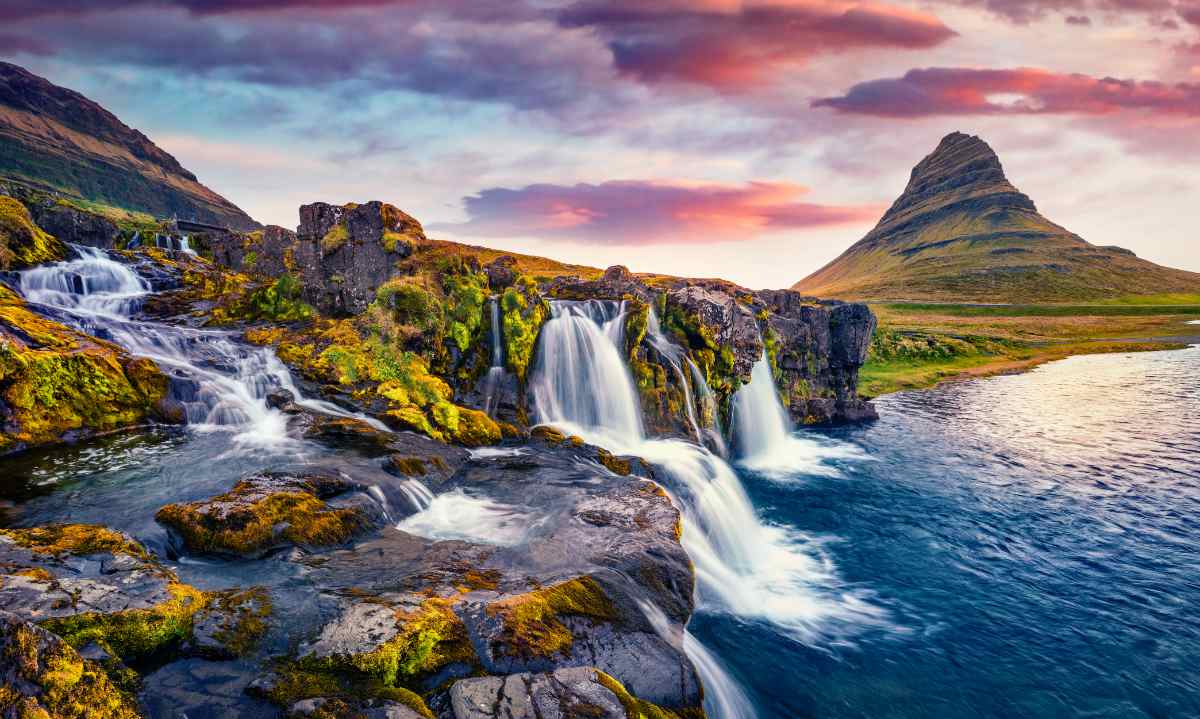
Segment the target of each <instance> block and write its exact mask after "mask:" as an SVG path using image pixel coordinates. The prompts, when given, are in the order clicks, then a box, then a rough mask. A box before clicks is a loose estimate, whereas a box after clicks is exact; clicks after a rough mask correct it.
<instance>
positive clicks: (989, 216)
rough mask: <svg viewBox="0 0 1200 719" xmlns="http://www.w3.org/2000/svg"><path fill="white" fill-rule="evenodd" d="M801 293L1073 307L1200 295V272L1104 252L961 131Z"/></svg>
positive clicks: (1106, 249) (1123, 253)
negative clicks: (1062, 222) (1056, 219)
mask: <svg viewBox="0 0 1200 719" xmlns="http://www.w3.org/2000/svg"><path fill="white" fill-rule="evenodd" d="M793 288H794V289H797V290H800V291H802V292H805V293H808V294H813V295H818V296H822V297H836V298H843V299H866V300H884V299H892V300H932V301H964V302H1005V303H1021V302H1067V301H1088V300H1103V299H1111V298H1115V297H1121V296H1126V295H1147V294H1159V293H1174V292H1177V293H1200V274H1196V273H1192V272H1185V271H1183V270H1176V269H1171V268H1169V267H1163V266H1161V265H1156V264H1154V263H1152V262H1148V261H1146V260H1142V259H1139V258H1138V257H1136V256H1135V255H1134V254H1133V253H1132V252H1130V251H1129V250H1125V249H1122V248H1120V247H1099V246H1096V245H1092V244H1090V243H1088V242H1085V241H1084V240H1083V239H1082V238H1080V237H1079V236H1078V235H1075V234H1073V233H1071V232H1069V231H1067V230H1066V229H1064V228H1062V227H1060V226H1058V225H1056V224H1054V223H1053V222H1051V221H1049V220H1047V219H1046V218H1045V217H1042V215H1041V214H1039V213H1038V211H1037V207H1036V206H1035V205H1034V203H1033V200H1031V199H1030V198H1029V197H1028V196H1027V195H1025V194H1023V193H1022V192H1021V191H1019V190H1018V189H1017V188H1016V187H1014V186H1013V185H1012V184H1011V183H1010V182H1009V181H1008V178H1007V177H1005V175H1004V168H1003V167H1002V166H1001V164H1000V158H999V157H997V156H996V153H995V152H993V151H992V148H991V147H990V146H988V144H987V143H986V142H984V141H983V140H981V139H979V138H978V137H975V136H973V135H966V134H963V133H961V132H955V133H952V134H950V135H947V136H946V137H945V138H943V139H942V141H941V143H940V144H939V145H938V146H937V149H935V150H934V151H933V153H932V154H930V155H929V156H928V157H926V158H925V159H923V160H921V162H920V163H918V164H917V166H916V167H914V168H913V171H912V177H911V178H910V179H909V181H908V186H907V187H905V189H904V192H903V194H901V195H900V197H899V198H898V199H897V200H896V201H895V203H893V204H892V206H891V208H890V209H888V211H887V212H886V213H885V214H884V216H883V218H882V219H880V221H879V224H878V225H876V226H875V229H873V230H871V232H869V233H868V234H867V236H866V237H864V238H862V239H861V240H859V241H858V242H856V243H855V244H854V245H852V246H851V247H850V248H849V249H848V250H846V251H845V252H844V253H842V254H841V255H840V256H839V257H838V258H837V259H835V260H833V261H832V262H830V263H829V264H827V265H825V266H824V267H822V268H821V269H820V270H818V271H816V272H814V273H813V274H811V275H809V276H808V277H806V278H804V279H803V280H801V281H800V282H797V283H796V284H795V285H794V286H793Z"/></svg>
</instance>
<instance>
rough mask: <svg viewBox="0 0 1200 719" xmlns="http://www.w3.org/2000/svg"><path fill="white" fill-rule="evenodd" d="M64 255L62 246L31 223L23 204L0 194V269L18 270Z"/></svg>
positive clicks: (31, 219)
mask: <svg viewBox="0 0 1200 719" xmlns="http://www.w3.org/2000/svg"><path fill="white" fill-rule="evenodd" d="M66 256H67V247H66V245H64V244H63V243H62V242H61V241H59V240H58V239H57V238H55V237H54V236H52V235H49V234H47V233H46V232H45V231H44V230H42V228H40V227H38V226H37V225H36V224H34V222H33V218H32V217H31V216H30V214H29V210H28V209H26V207H25V206H24V205H22V204H21V203H20V202H19V201H18V200H15V199H13V198H11V197H6V196H3V195H0V270H20V269H23V268H26V267H31V266H33V265H36V264H40V263H42V262H54V261H55V260H61V259H63V258H64V257H66Z"/></svg>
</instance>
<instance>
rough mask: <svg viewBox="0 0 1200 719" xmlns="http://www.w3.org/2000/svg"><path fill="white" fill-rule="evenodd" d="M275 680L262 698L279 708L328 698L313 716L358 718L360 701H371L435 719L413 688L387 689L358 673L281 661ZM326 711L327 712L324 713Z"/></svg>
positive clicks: (388, 687) (426, 718) (335, 718)
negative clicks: (401, 706) (398, 706)
mask: <svg viewBox="0 0 1200 719" xmlns="http://www.w3.org/2000/svg"><path fill="white" fill-rule="evenodd" d="M274 677H275V681H274V682H273V684H272V685H271V687H270V688H269V689H267V690H266V691H264V692H263V697H264V698H265V699H267V700H268V701H270V702H271V703H273V704H276V705H277V706H281V707H284V708H288V707H291V706H292V705H293V704H295V703H296V702H298V701H302V700H304V699H313V698H317V697H320V698H324V699H328V700H330V701H328V702H327V703H326V704H324V705H323V706H322V707H321V708H320V709H319V710H318V713H316V714H310V715H309V716H314V717H328V718H329V719H343V718H344V717H352V716H354V715H355V708H356V707H358V706H360V704H361V702H363V701H369V700H372V699H378V700H385V701H394V702H398V703H400V704H403V705H404V706H406V707H408V708H409V709H412V710H413V711H415V712H416V713H417V714H419V715H421V716H422V717H425V719H434V715H433V712H431V711H430V710H429V707H428V706H426V704H425V700H424V699H422V698H421V697H420V695H418V694H416V693H415V692H413V691H412V690H410V689H406V688H404V687H393V686H387V685H385V684H382V683H380V682H379V681H378V680H377V679H374V678H371V677H364V676H362V675H360V674H358V673H356V672H343V671H338V670H333V669H328V668H319V667H313V666H312V665H311V664H309V663H304V662H291V661H282V662H280V663H279V664H278V665H277V666H276V667H275V670H274ZM321 712H325V713H321Z"/></svg>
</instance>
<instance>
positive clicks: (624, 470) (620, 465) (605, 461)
mask: <svg viewBox="0 0 1200 719" xmlns="http://www.w3.org/2000/svg"><path fill="white" fill-rule="evenodd" d="M596 454H597V455H598V456H597V459H598V460H599V461H600V464H602V465H604V466H605V467H607V468H608V470H609V471H610V472H612V473H613V474H619V475H621V476H622V477H628V476H629V473H630V472H631V471H633V468H632V467H631V466H630V463H629V460H627V459H622V458H620V457H617V456H615V455H614V454H613V453H612V452H609V451H608V450H607V449H604V448H603V447H597V448H596Z"/></svg>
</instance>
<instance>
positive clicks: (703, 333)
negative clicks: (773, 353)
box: [662, 305, 741, 396]
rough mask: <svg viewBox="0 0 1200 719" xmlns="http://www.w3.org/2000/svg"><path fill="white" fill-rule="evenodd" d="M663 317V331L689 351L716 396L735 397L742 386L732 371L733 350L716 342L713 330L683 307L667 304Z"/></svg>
mask: <svg viewBox="0 0 1200 719" xmlns="http://www.w3.org/2000/svg"><path fill="white" fill-rule="evenodd" d="M663 314H664V316H663V318H662V326H663V330H664V331H665V332H667V333H669V334H671V335H673V336H674V339H675V341H676V342H677V343H679V344H680V345H681V346H682V347H685V348H687V349H688V350H689V351H690V353H691V356H692V359H693V360H694V361H695V362H696V366H697V367H699V368H700V371H701V372H702V373H703V374H704V380H705V382H707V383H708V386H709V388H711V389H712V391H713V392H714V393H716V394H717V395H720V396H732V395H733V393H734V392H736V391H737V389H738V387H739V386H741V380H740V379H739V378H738V376H737V375H736V374H734V372H733V367H734V356H733V350H732V349H731V348H730V347H728V346H722V345H721V344H720V343H719V342H717V339H716V337H714V336H713V333H712V330H711V329H710V328H708V327H706V326H705V325H704V323H703V322H701V321H700V318H699V317H697V316H695V315H689V314H688V313H686V312H684V311H683V309H682V308H681V307H678V306H676V305H667V306H666V307H665V311H664V313H663Z"/></svg>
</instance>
